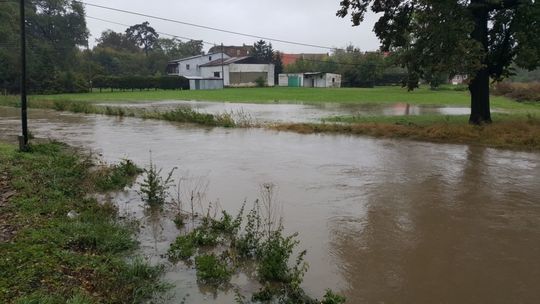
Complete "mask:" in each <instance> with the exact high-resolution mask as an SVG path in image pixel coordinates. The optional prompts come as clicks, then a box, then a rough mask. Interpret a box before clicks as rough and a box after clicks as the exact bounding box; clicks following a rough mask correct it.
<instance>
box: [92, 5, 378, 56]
mask: <svg viewBox="0 0 540 304" xmlns="http://www.w3.org/2000/svg"><path fill="white" fill-rule="evenodd" d="M86 2H88V3H93V4H99V5H103V6H109V7H114V8H119V9H124V10H130V11H135V12H141V13H145V14H149V15H155V16H160V17H165V18H170V19H176V20H181V21H185V22H190V23H196V24H201V25H205V26H210V27H218V28H223V29H226V30H230V31H237V32H243V33H248V34H254V35H260V36H265V37H272V38H275V39H282V40H289V41H297V42H302V43H308V44H316V45H322V46H330V47H344V46H346V45H348V44H350V43H352V44H354V45H355V46H356V47H359V48H360V49H361V50H363V51H369V50H376V49H377V48H378V45H379V42H378V40H377V37H376V36H375V34H374V33H373V23H374V22H375V19H376V16H374V15H373V14H371V15H368V16H367V18H366V21H365V22H364V23H363V24H362V25H360V26H359V27H352V26H351V22H350V20H349V19H348V18H345V19H342V18H338V17H336V11H337V10H338V8H339V2H340V1H339V0H206V1H201V0H179V1H172V0H115V1H106V0H87V1H86ZM86 12H87V15H88V16H92V17H99V18H103V19H107V20H112V21H115V22H119V23H124V24H130V25H132V24H137V23H141V22H143V21H149V22H150V24H151V26H153V27H154V28H155V29H156V30H157V31H160V32H165V33H170V34H174V35H178V36H184V37H189V38H193V39H202V40H205V41H208V42H214V43H221V42H223V43H224V44H225V45H241V44H242V43H245V44H253V43H254V42H255V40H256V39H255V38H249V37H242V36H236V35H233V34H226V33H220V32H215V31H211V30H206V29H200V28H195V27H191V26H187V25H181V24H175V23H170V22H166V21H161V20H155V19H149V18H145V17H140V16H133V15H129V14H125V13H120V12H113V11H107V10H104V9H101V8H95V7H91V6H87V7H86ZM87 22H88V28H89V29H90V32H91V35H92V36H91V37H90V45H91V46H93V45H95V39H96V38H98V37H99V36H100V33H101V32H102V31H104V30H106V29H111V30H114V31H124V30H125V27H123V26H120V25H115V24H110V23H106V22H103V21H98V20H93V19H90V18H89V19H87ZM164 37H166V36H164ZM272 44H273V46H274V49H276V50H280V51H283V52H289V53H292V52H294V53H300V52H304V53H326V52H328V50H325V49H320V48H313V47H306V46H296V45H290V44H284V43H280V42H275V41H272ZM208 48H209V46H205V49H208Z"/></svg>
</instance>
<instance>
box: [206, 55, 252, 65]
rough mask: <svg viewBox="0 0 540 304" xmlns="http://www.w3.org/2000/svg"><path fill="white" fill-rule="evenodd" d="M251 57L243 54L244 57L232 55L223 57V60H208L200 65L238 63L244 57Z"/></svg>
mask: <svg viewBox="0 0 540 304" xmlns="http://www.w3.org/2000/svg"><path fill="white" fill-rule="evenodd" d="M249 58H252V57H249V56H245V57H232V58H224V59H223V60H221V58H220V59H218V60H214V61H210V62H208V63H205V64H202V65H200V67H211V66H219V65H229V64H232V63H240V62H241V61H244V60H246V59H249Z"/></svg>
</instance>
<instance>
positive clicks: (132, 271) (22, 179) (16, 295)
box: [0, 143, 165, 303]
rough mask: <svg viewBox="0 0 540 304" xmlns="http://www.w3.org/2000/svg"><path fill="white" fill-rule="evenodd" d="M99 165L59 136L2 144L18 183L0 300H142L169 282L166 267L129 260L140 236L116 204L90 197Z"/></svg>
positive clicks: (3, 164) (5, 164)
mask: <svg viewBox="0 0 540 304" xmlns="http://www.w3.org/2000/svg"><path fill="white" fill-rule="evenodd" d="M93 166H94V164H93V163H92V162H91V161H90V158H86V157H83V156H81V155H80V154H77V153H75V152H74V151H72V150H70V149H69V148H68V147H67V146H66V145H62V144H59V143H49V144H40V145H32V146H31V151H30V152H28V153H18V152H16V150H15V148H12V149H9V150H5V149H2V150H0V170H2V171H3V172H9V174H10V177H11V186H12V187H13V188H14V189H15V190H16V191H17V195H16V196H15V197H13V198H12V200H11V207H9V208H7V209H4V210H3V211H4V212H9V213H10V214H12V215H13V216H12V217H10V218H9V220H8V222H6V223H5V224H7V225H13V226H15V227H18V228H17V229H18V231H17V237H16V238H14V239H13V240H11V242H8V243H4V244H3V245H2V246H1V247H0V256H2V259H0V272H1V273H2V275H1V276H0V302H1V303H97V302H107V303H125V302H130V303H134V302H135V303H139V302H142V301H143V300H145V299H148V298H149V297H151V296H152V295H153V294H154V293H155V292H158V291H160V290H163V289H164V288H165V286H164V285H163V284H162V283H160V282H159V275H160V274H161V273H162V268H160V267H152V266H149V265H148V264H147V263H146V262H145V261H142V260H136V261H134V262H129V261H126V258H125V257H126V256H128V255H130V254H132V253H133V250H134V249H135V248H136V245H137V244H136V241H135V240H134V238H133V233H134V231H133V230H132V228H131V227H130V226H129V225H125V224H124V223H121V222H119V221H118V218H117V214H116V210H115V208H112V206H111V205H110V204H101V203H99V202H98V201H97V200H96V199H93V198H88V196H89V195H91V193H92V189H94V188H96V187H97V186H96V185H95V179H94V176H93V171H92V167H93ZM4 170H5V171H4ZM71 211H73V212H75V213H74V214H75V216H73V217H69V216H68V215H67V214H68V213H71Z"/></svg>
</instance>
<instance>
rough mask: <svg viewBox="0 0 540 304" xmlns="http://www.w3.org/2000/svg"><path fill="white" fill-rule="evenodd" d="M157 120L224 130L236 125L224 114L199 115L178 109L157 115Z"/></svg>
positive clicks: (188, 110)
mask: <svg viewBox="0 0 540 304" xmlns="http://www.w3.org/2000/svg"><path fill="white" fill-rule="evenodd" d="M157 115H158V117H159V118H161V119H164V120H168V121H175V122H185V123H196V124H201V125H208V126H221V127H226V128H232V127H235V126H236V123H235V121H234V119H233V118H232V116H231V115H230V114H228V113H224V114H207V113H199V112H197V111H194V110H192V109H189V108H187V109H185V108H178V109H176V110H172V111H169V112H164V113H159V114H157Z"/></svg>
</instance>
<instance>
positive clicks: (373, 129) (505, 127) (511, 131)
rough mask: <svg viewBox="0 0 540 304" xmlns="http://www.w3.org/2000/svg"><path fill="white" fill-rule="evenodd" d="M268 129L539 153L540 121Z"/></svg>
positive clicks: (304, 125)
mask: <svg viewBox="0 0 540 304" xmlns="http://www.w3.org/2000/svg"><path fill="white" fill-rule="evenodd" d="M269 128H271V129H274V130H278V131H289V132H296V133H301V134H312V133H330V134H332V133H339V134H355V135H367V136H374V137H383V138H408V139H413V140H423V141H433V142H449V143H466V144H479V145H485V146H490V147H496V148H508V149H519V150H540V120H538V119H529V120H527V121H504V122H495V123H493V124H490V125H483V126H473V125H468V124H445V123H437V124H431V125H415V124H409V125H402V124H389V123H353V124H333V123H320V124H308V123H291V124H277V125H272V126H270V127H269Z"/></svg>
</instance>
